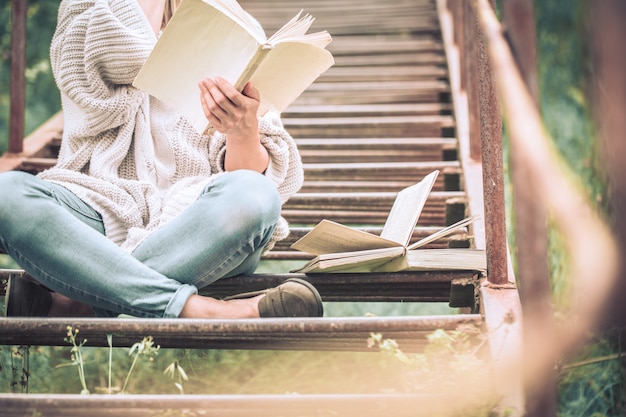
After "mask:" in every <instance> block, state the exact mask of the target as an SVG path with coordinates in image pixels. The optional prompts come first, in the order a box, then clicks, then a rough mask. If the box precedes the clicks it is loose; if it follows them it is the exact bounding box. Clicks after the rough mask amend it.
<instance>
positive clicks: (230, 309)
mask: <svg viewBox="0 0 626 417" xmlns="http://www.w3.org/2000/svg"><path fill="white" fill-rule="evenodd" d="M260 298H262V296H259V297H254V298H247V299H241V300H229V301H223V300H217V299H215V298H210V297H203V296H200V295H192V296H191V297H189V299H188V300H187V302H186V303H185V306H184V307H183V310H182V311H181V313H180V315H179V317H180V318H214V319H237V318H257V317H259V308H258V304H259V299H260Z"/></svg>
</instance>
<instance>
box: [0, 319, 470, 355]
mask: <svg viewBox="0 0 626 417" xmlns="http://www.w3.org/2000/svg"><path fill="white" fill-rule="evenodd" d="M481 324H482V318H481V316H480V315H478V314H458V315H445V316H423V317H422V316H413V317H409V316H405V317H341V318H279V319H275V318H264V319H230V320H226V319H222V320H209V319H180V318H177V319H135V318H104V319H103V318H40V317H38V318H32V317H30V318H29V317H27V318H18V317H12V318H6V317H1V318H0V345H37V346H39V345H44V346H67V342H66V341H65V338H66V337H67V327H68V326H72V328H73V329H75V330H76V329H78V330H79V331H80V338H84V339H87V340H88V341H89V346H91V347H107V346H108V343H107V335H113V338H112V339H113V340H112V342H113V346H114V347H130V346H132V345H133V344H135V343H137V341H140V340H141V339H142V338H143V337H145V336H146V335H150V336H152V337H153V338H154V341H155V344H157V345H160V346H161V347H162V348H177V349H249V350H267V349H272V350H307V351H308V350H317V351H352V352H358V351H368V350H369V349H368V347H367V343H366V342H367V339H368V338H369V336H370V334H371V333H382V334H384V335H385V337H388V338H390V339H394V340H396V341H397V342H398V343H399V344H400V346H402V347H403V350H404V351H407V352H414V351H420V350H421V349H422V348H423V346H424V344H425V343H426V336H427V335H429V334H430V333H432V332H433V331H434V330H436V329H444V330H454V329H456V328H458V326H460V325H475V326H480V325H481Z"/></svg>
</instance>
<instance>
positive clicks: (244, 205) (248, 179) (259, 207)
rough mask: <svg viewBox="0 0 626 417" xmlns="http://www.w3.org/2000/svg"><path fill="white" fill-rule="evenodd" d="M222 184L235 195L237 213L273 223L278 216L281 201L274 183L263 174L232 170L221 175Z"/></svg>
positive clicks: (276, 220)
mask: <svg viewBox="0 0 626 417" xmlns="http://www.w3.org/2000/svg"><path fill="white" fill-rule="evenodd" d="M223 180H224V181H225V184H224V186H225V187H226V188H227V190H228V192H229V193H233V195H236V196H237V200H238V202H239V203H240V207H239V210H238V211H239V215H240V216H242V215H243V216H250V217H251V218H254V219H260V220H262V221H263V222H265V223H270V224H275V223H276V222H278V219H279V218H280V210H281V201H280V196H279V194H278V190H277V188H276V185H274V183H272V182H271V181H270V180H269V179H268V178H267V177H266V176H265V175H263V174H260V173H258V172H256V171H251V170H237V171H232V172H229V173H227V174H225V175H224V176H223Z"/></svg>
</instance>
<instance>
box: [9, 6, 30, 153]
mask: <svg viewBox="0 0 626 417" xmlns="http://www.w3.org/2000/svg"><path fill="white" fill-rule="evenodd" d="M27 3H28V2H27V0H13V4H12V12H11V25H12V26H11V86H10V89H11V110H10V116H9V117H10V121H9V153H16V154H19V153H21V152H22V151H23V149H24V129H25V127H24V122H25V120H26V117H25V111H26V75H25V70H26V10H27V9H28V4H27Z"/></svg>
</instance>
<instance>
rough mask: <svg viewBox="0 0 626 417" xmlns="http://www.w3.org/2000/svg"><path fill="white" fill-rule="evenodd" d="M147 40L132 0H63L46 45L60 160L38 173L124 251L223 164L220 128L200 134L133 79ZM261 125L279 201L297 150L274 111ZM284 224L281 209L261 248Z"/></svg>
mask: <svg viewBox="0 0 626 417" xmlns="http://www.w3.org/2000/svg"><path fill="white" fill-rule="evenodd" d="M155 42H156V36H155V35H154V33H153V31H152V29H151V27H150V24H149V22H148V20H147V19H146V17H145V15H144V14H143V12H142V10H141V9H140V7H139V5H138V3H137V2H136V1H135V0H64V1H63V2H62V3H61V6H60V9H59V19H58V25H57V30H56V32H55V34H54V37H53V39H52V44H51V49H50V51H51V53H50V56H51V63H52V70H53V73H54V76H55V79H56V82H57V85H58V86H59V90H60V92H61V100H62V106H63V114H64V119H65V123H64V132H63V141H62V145H61V150H60V153H59V158H58V163H57V165H56V166H55V167H53V168H51V169H49V170H46V171H44V172H42V173H41V174H39V176H40V177H41V178H43V179H46V180H49V181H52V182H55V183H58V184H60V185H62V186H64V187H66V188H68V189H69V190H71V191H72V192H74V193H75V194H76V195H77V196H78V197H79V198H81V199H82V200H83V201H85V202H87V203H88V204H90V205H91V206H92V207H93V208H94V209H95V210H97V211H98V212H99V213H100V215H101V216H102V219H103V221H104V225H105V230H106V235H107V236H108V237H109V239H111V240H112V241H113V242H115V243H116V244H118V245H120V246H122V247H123V248H125V249H126V250H128V251H132V250H133V249H134V248H135V247H136V246H137V245H138V244H139V243H140V242H141V241H142V240H143V239H145V237H146V236H148V235H149V234H150V233H151V232H153V231H154V230H156V229H157V228H158V227H160V226H162V225H163V224H165V223H167V222H168V221H170V220H171V219H172V218H174V217H175V216H176V215H178V214H179V213H180V212H181V211H182V210H183V209H184V208H186V207H187V206H188V205H189V204H191V203H192V202H193V201H194V200H195V199H197V197H198V196H199V193H200V192H201V190H202V189H203V187H204V186H206V185H207V184H208V183H209V182H210V181H211V180H212V179H213V178H215V176H216V175H219V174H220V173H222V172H224V168H223V166H224V165H223V160H224V154H225V152H226V147H225V146H226V145H225V135H223V134H220V133H218V132H213V133H211V134H209V135H200V134H198V133H197V132H196V131H195V129H194V128H193V127H192V126H191V125H190V124H189V123H188V122H187V121H186V119H185V118H183V117H181V116H180V115H179V114H177V113H176V111H175V110H174V109H172V108H170V107H167V106H166V105H164V104H163V103H161V102H160V101H159V100H157V99H155V98H153V97H151V96H149V95H148V94H147V93H145V92H143V91H140V90H138V89H136V88H134V87H133V86H132V85H131V83H132V81H133V79H134V77H135V75H136V74H137V72H138V71H139V69H140V68H141V65H142V64H143V62H144V61H145V60H146V58H147V56H148V54H149V53H150V51H151V49H152V47H153V46H154V44H155ZM198 99H199V98H198ZM259 129H260V135H261V143H262V144H263V145H264V146H265V147H266V148H267V150H268V152H269V154H270V163H269V166H268V168H267V170H266V172H265V175H266V176H267V177H268V178H269V179H270V180H271V181H272V182H273V183H274V184H276V187H277V189H278V192H279V194H280V197H281V199H282V201H283V203H284V202H285V201H287V199H288V198H289V197H290V196H291V195H292V194H294V193H295V192H296V191H298V189H299V188H300V187H301V185H302V181H303V172H302V163H301V160H300V156H299V154H298V150H297V148H296V145H295V143H294V141H293V139H292V138H291V136H290V135H289V134H288V133H287V132H286V131H285V129H284V128H283V126H282V123H281V121H280V119H279V116H278V115H277V114H268V115H266V116H264V117H262V118H261V119H260V121H259ZM287 234H288V226H287V223H286V221H285V220H284V219H283V218H281V221H280V222H279V224H278V227H277V228H276V231H275V233H274V235H273V236H272V241H271V243H270V245H268V248H269V247H271V246H272V245H273V244H274V242H276V240H279V239H282V238H284V237H286V236H287Z"/></svg>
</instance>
